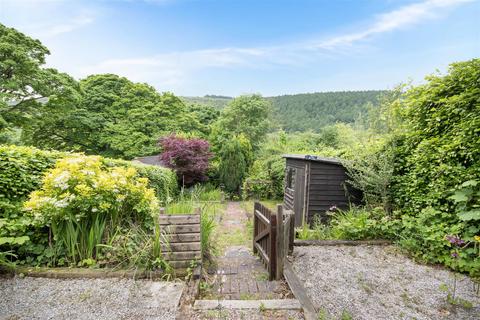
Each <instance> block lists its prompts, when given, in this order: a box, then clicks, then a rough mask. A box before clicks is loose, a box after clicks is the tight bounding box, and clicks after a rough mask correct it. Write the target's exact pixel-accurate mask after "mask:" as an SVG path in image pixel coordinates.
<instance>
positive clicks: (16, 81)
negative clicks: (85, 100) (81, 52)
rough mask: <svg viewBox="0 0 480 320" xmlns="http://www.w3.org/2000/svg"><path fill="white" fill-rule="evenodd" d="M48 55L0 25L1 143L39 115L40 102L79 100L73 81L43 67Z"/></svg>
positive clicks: (31, 41) (57, 102)
mask: <svg viewBox="0 0 480 320" xmlns="http://www.w3.org/2000/svg"><path fill="white" fill-rule="evenodd" d="M48 54H50V52H49V51H48V49H47V48H46V47H45V46H43V45H42V43H41V42H40V41H38V40H35V39H32V38H30V37H28V36H26V35H24V34H23V33H21V32H19V31H17V30H15V29H13V28H8V27H6V26H4V25H3V24H0V79H1V80H0V114H1V115H0V142H7V141H8V140H9V135H10V134H11V132H12V131H13V130H14V129H15V128H18V127H20V126H22V125H24V124H25V123H26V122H27V120H29V119H30V117H31V116H34V115H35V114H38V113H39V112H41V111H40V110H38V109H39V107H40V103H39V100H40V101H42V103H52V104H59V103H60V102H66V101H67V100H75V99H76V98H77V97H78V89H79V88H78V85H77V83H76V82H75V80H73V78H71V77H70V76H68V75H67V74H65V73H60V72H58V71H57V70H55V69H50V68H43V67H42V66H43V65H44V64H45V56H47V55H48ZM42 98H43V99H42ZM46 101H48V102H46Z"/></svg>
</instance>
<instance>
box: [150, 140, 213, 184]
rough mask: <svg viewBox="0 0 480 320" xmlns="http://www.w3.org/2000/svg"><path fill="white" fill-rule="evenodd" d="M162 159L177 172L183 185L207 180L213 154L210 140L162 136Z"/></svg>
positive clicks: (160, 141)
mask: <svg viewBox="0 0 480 320" xmlns="http://www.w3.org/2000/svg"><path fill="white" fill-rule="evenodd" d="M158 143H159V145H160V147H161V148H162V154H161V155H160V160H161V161H162V162H163V164H164V165H165V166H167V167H169V168H171V169H173V170H175V172H176V173H177V177H178V180H179V182H180V183H181V184H182V185H183V186H187V187H188V186H191V185H194V184H195V183H197V182H203V181H206V180H207V175H206V172H207V170H208V166H209V160H210V158H211V157H212V156H213V154H212V153H211V152H210V144H209V143H208V141H206V140H203V139H197V138H191V139H188V138H183V137H179V136H177V135H175V134H171V135H168V136H165V137H162V138H160V140H159V142H158Z"/></svg>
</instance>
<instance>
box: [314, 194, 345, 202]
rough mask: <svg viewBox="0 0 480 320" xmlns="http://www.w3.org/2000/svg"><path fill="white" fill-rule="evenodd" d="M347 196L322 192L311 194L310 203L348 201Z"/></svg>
mask: <svg viewBox="0 0 480 320" xmlns="http://www.w3.org/2000/svg"><path fill="white" fill-rule="evenodd" d="M347 200H348V199H347V197H345V196H343V195H341V196H332V195H327V196H325V195H322V194H310V204H315V203H318V202H332V203H334V202H347Z"/></svg>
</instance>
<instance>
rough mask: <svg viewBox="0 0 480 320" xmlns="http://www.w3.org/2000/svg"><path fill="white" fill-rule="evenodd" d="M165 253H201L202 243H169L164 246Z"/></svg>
mask: <svg viewBox="0 0 480 320" xmlns="http://www.w3.org/2000/svg"><path fill="white" fill-rule="evenodd" d="M162 250H163V251H170V250H171V251H173V252H177V251H199V250H201V246H200V242H185V243H169V244H165V245H162Z"/></svg>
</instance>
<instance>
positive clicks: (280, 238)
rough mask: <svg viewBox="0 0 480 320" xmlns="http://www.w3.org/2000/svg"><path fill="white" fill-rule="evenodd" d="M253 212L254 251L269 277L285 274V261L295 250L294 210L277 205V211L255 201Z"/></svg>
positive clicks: (279, 276)
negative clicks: (274, 211)
mask: <svg viewBox="0 0 480 320" xmlns="http://www.w3.org/2000/svg"><path fill="white" fill-rule="evenodd" d="M253 210H254V214H253V253H258V255H259V256H260V260H261V261H262V262H263V264H264V265H265V267H266V269H267V271H268V275H269V279H270V280H273V279H280V278H281V277H282V276H283V262H284V259H285V258H286V256H287V254H288V253H289V252H291V251H292V250H293V240H294V228H295V219H294V214H293V211H290V210H284V208H283V206H282V205H278V206H277V212H276V213H273V212H272V211H271V210H270V209H268V208H267V207H265V206H264V205H262V204H261V203H260V202H255V204H254V209H253Z"/></svg>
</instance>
